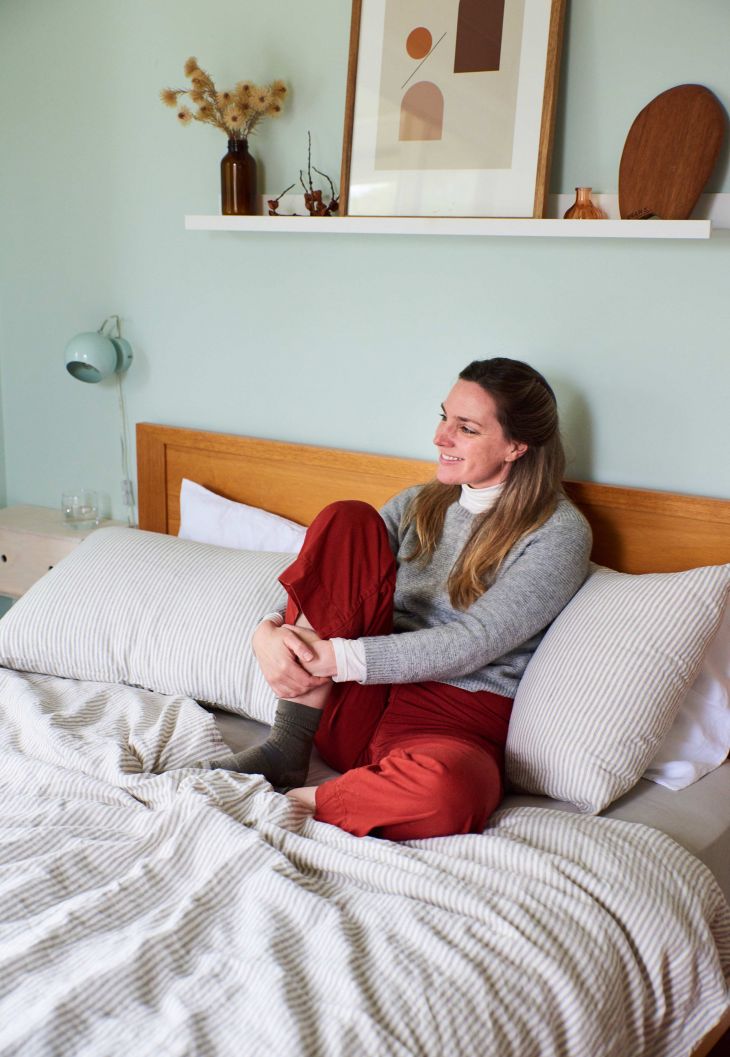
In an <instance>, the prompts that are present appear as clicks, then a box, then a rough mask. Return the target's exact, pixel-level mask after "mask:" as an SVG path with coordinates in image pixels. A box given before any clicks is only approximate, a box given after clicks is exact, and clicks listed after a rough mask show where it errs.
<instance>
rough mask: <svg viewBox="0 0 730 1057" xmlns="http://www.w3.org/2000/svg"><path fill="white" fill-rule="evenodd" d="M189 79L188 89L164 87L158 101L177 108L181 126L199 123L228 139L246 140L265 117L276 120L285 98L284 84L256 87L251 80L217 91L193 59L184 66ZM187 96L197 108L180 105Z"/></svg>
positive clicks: (274, 82)
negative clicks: (215, 129)
mask: <svg viewBox="0 0 730 1057" xmlns="http://www.w3.org/2000/svg"><path fill="white" fill-rule="evenodd" d="M183 70H184V73H185V76H186V77H189V78H190V82H191V87H190V88H163V89H162V91H161V92H160V99H161V100H162V102H163V103H164V104H165V106H169V107H176V108H177V119H178V121H179V122H180V124H181V125H189V124H190V122H191V121H202V122H203V124H205V125H214V126H215V127H216V128H219V129H220V130H221V131H222V132H225V134H226V136H227V137H228V139H234V140H235V139H239V140H242V139H247V138H248V137H249V136H250V135H251V133H252V132H253V131H254V129H255V128H256V126H257V125H258V123H259V122H260V121H261V120H262V119H263V118H265V117H278V116H279V114H281V111H282V109H283V106H284V100H285V99H286V96H287V87H286V85H285V84H284V82H283V81H272V83H271V84H267V85H257V84H254V83H253V82H252V81H239V82H238V84H237V85H236V86H235V88H233V89H231V90H230V91H224V92H219V91H218V89H217V88H216V86H215V84H214V82H213V79H212V77H211V76H210V74H208V73H206V72H205V70H203V69H201V67H200V66H199V65H198V60H197V59H196V58H189V59H188V61H187V62H186V63H185V66H184V67H183ZM183 96H188V97H189V99H190V102H191V103H192V104H193V105H194V106H195V107H196V108H197V109H195V110H191V109H190V107H189V106H187V105H185V104H184V103H181V97H183Z"/></svg>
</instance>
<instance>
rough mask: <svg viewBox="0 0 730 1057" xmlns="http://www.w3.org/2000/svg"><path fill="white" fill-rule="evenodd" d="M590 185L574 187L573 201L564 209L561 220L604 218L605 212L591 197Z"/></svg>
mask: <svg viewBox="0 0 730 1057" xmlns="http://www.w3.org/2000/svg"><path fill="white" fill-rule="evenodd" d="M592 190H593V188H592V187H576V189H575V202H573V204H572V206H571V207H570V209H568V210H566V212H565V214H564V215H563V220H605V219H606V214H605V213H604V212H603V210H602V209H601V207H600V206H597V205H596V203H595V202H594V201H593V200H592V198H591V192H592Z"/></svg>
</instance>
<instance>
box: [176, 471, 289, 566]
mask: <svg viewBox="0 0 730 1057" xmlns="http://www.w3.org/2000/svg"><path fill="white" fill-rule="evenodd" d="M306 531H307V530H306V528H305V527H304V526H303V525H298V524H297V523H296V521H288V520H287V519H286V518H283V517H279V515H278V514H272V513H270V512H269V511H268V510H259V509H258V508H257V507H254V506H246V504H245V503H234V502H233V500H231V499H225V498H224V497H223V496H221V495H216V493H215V492H210V491H209V490H208V489H207V488H203V486H202V485H201V484H196V483H195V482H194V481H188V480H187V478H183V482H182V487H181V489H180V531H179V532H178V536H179V537H180V539H184V540H195V541H196V542H198V543H212V544H213V545H214V546H216V547H233V548H234V549H235V550H248V551H280V552H282V553H287V554H298V553H299V551H300V550H301V547H302V543H303V542H304V534H305V533H306Z"/></svg>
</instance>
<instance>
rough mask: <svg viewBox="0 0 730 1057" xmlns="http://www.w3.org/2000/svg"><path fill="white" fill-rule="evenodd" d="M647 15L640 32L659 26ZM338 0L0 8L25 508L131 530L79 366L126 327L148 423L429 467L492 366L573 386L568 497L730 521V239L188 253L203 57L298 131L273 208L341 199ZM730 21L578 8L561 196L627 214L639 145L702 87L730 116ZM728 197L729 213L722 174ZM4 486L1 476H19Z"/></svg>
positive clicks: (5, 305) (206, 190)
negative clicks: (186, 121)
mask: <svg viewBox="0 0 730 1057" xmlns="http://www.w3.org/2000/svg"><path fill="white" fill-rule="evenodd" d="M639 9H640V10H639ZM348 34H349V4H348V3H347V2H346V0H319V2H318V3H317V4H315V5H314V6H313V5H311V4H310V5H303V4H297V3H293V2H292V0H269V2H268V3H267V4H265V5H263V4H257V5H254V4H252V3H251V2H250V0H235V2H233V0H212V2H211V3H210V4H208V5H206V6H205V7H202V6H201V5H199V4H193V3H191V2H190V0H175V2H174V3H173V0H157V2H156V3H154V4H150V3H148V2H143V0H126V2H125V3H124V4H115V3H112V2H111V0H63V2H59V0H35V2H34V3H32V4H23V3H21V2H20V0H5V2H4V3H2V4H0V100H2V103H0V106H1V107H2V109H1V110H0V122H1V126H2V133H3V145H4V150H3V158H2V163H1V164H0V224H1V228H0V230H2V239H1V241H0V283H1V285H0V354H1V356H2V360H1V363H0V370H1V384H2V400H3V413H4V414H3V419H4V423H3V427H4V441H5V444H4V449H5V478H6V484H5V487H6V492H7V501H8V502H32V503H43V504H49V505H50V504H56V503H57V502H58V501H59V498H60V493H61V491H62V490H63V489H65V488H68V487H72V486H77V485H86V486H89V487H95V488H97V489H99V490H100V491H102V492H106V493H108V495H109V496H110V499H111V503H112V507H113V510H114V513H115V515H116V516H118V517H119V516H122V514H123V511H122V507H121V490H120V481H121V476H122V474H121V468H120V459H119V427H118V412H117V395H116V389H115V386H114V384H113V383H111V382H105V383H102V384H100V385H97V386H89V385H81V384H79V383H78V382H75V381H73V380H72V379H71V378H70V377H69V376H67V374H66V372H65V371H64V368H63V348H64V345H65V343H66V341H67V340H68V338H69V337H70V336H71V335H72V334H74V333H76V332H77V331H79V330H86V329H94V328H95V327H97V326H98V325H99V324H100V323H101V321H102V320H103V319H104V318H105V317H106V316H107V315H109V314H111V313H119V315H120V316H121V317H122V319H123V326H124V332H125V335H126V337H128V338H129V340H130V341H131V342H132V344H133V346H134V349H135V362H134V364H133V367H132V370H131V371H130V372H129V374H128V376H127V378H126V381H125V391H126V396H127V406H128V411H129V416H130V419H131V421H132V423H134V422H136V421H155V422H164V423H169V424H173V425H183V426H195V427H204V428H211V429H218V430H226V431H236V432H240V433H248V434H252V435H258V436H265V437H279V438H282V439H289V440H294V441H306V442H311V443H321V444H330V445H336V446H339V447H344V448H354V449H364V450H371V451H379V452H390V453H394V454H402V455H412V456H418V457H429V456H430V455H431V451H432V448H431V435H432V430H433V427H434V425H435V421H436V414H437V410H438V404H439V402H440V400H441V399H442V398H443V396H444V395H445V393H446V392H447V390H448V387H449V386H450V384H451V382H452V380H453V378H454V376H455V375H456V373H457V372H458V370H459V369H460V368H461V367H462V366H463V365H464V363H465V362H466V361H468V360H469V359H470V358H473V357H483V356H489V355H494V354H506V355H514V356H517V357H522V358H525V359H527V360H529V361H530V362H532V363H534V364H535V365H536V366H537V367H539V368H540V369H542V370H544V371H545V372H546V373H547V375H548V376H549V377H550V379H551V380H552V381H553V382H554V383H555V386H556V389H557V391H558V395H559V399H560V403H561V410H562V414H563V419H564V427H565V433H566V437H567V440H568V447H569V449H570V452H571V454H572V465H571V473H572V474H573V475H574V476H583V477H587V478H591V479H595V480H601V481H609V482H615V483H625V484H633V485H640V486H650V487H657V488H666V489H674V490H678V491H688V492H695V493H699V494H707V495H718V496H725V497H730V461H729V460H728V433H729V427H728V415H727V410H726V409H727V404H728V393H729V391H730V356H729V355H728V334H730V297H728V295H727V290H728V277H729V276H730V239H729V238H728V237H727V236H726V237H722V236H721V237H717V238H713V239H712V240H711V241H709V242H663V241H646V242H643V241H636V242H634V241H614V240H606V241H584V240H580V241H575V242H574V241H571V240H537V239H494V240H483V239H456V238H408V237H395V236H393V237H358V236H352V237H349V236H348V237H344V236H343V237H338V238H330V237H327V236H310V237H306V238H301V237H296V236H289V235H281V234H261V235H255V236H254V235H238V234H236V235H233V234H211V233H194V232H186V231H185V230H184V228H183V216H184V214H186V213H213V212H216V211H217V208H218V199H217V196H218V163H219V160H220V157H221V156H222V154H223V153H224V150H225V140H224V137H223V136H222V135H221V134H220V133H219V132H218V131H217V130H214V129H209V128H205V127H202V126H198V125H196V126H194V127H191V128H188V129H181V128H179V127H177V125H176V121H175V117H174V113H173V111H170V110H166V109H165V108H164V107H163V106H162V105H161V104H160V102H159V101H158V92H159V89H160V88H162V87H163V86H165V85H170V84H171V85H173V86H174V85H180V84H182V83H183V82H184V79H183V77H182V72H181V71H182V64H183V62H184V60H185V59H186V58H187V56H188V55H190V54H194V55H197V57H198V59H199V60H200V62H201V63H202V64H203V65H204V66H205V67H206V68H207V69H209V70H210V72H211V73H212V74H213V75H214V77H215V78H216V80H217V81H219V82H220V83H221V84H224V85H228V84H231V83H233V82H235V81H236V80H238V79H241V78H243V77H251V78H253V79H261V80H268V79H271V78H274V77H277V76H281V77H284V78H286V79H287V81H288V82H289V83H290V85H291V86H292V98H291V106H290V108H289V110H288V112H287V113H286V114H285V115H284V116H283V117H282V118H281V119H279V121H278V122H271V123H269V124H268V125H266V126H265V127H263V128H262V131H261V133H260V135H258V136H257V137H256V138H255V141H254V144H253V150H254V153H255V154H256V156H257V157H258V158H259V160H260V163H261V170H262V173H263V180H264V189H265V190H267V191H269V192H273V193H277V192H279V191H281V190H283V188H284V187H286V185H287V184H289V183H291V182H292V181H293V180H295V179H296V178H297V175H298V171H299V169H300V168H301V167H302V166H303V165H304V164H305V163H306V139H307V130H308V129H311V131H312V141H313V151H314V161H315V164H316V165H317V166H318V167H319V168H321V169H324V170H325V171H326V172H328V173H330V174H331V175H333V176H335V178H337V176H338V173H339V164H340V149H341V133H342V116H343V110H344V88H345V78H346V61H347V46H348ZM728 39H730V7H729V6H728V5H727V4H726V3H725V0H703V3H702V4H701V5H687V4H685V3H684V2H680V0H653V2H651V3H648V2H647V3H644V4H641V5H636V4H635V3H630V2H629V0H612V2H611V3H606V2H605V0H573V3H572V5H571V6H570V10H569V18H568V24H567V45H566V51H565V62H564V66H563V79H562V87H561V93H560V108H559V117H558V132H557V136H556V147H555V158H554V167H553V176H552V189H553V190H554V191H571V190H572V189H573V187H575V186H576V185H578V184H591V185H592V186H593V187H594V188H595V189H596V190H599V191H607V192H611V191H613V192H615V190H616V186H617V172H618V162H619V158H620V153H621V148H622V145H623V141H624V139H625V136H626V133H627V131H628V128H629V126H630V124H631V121H632V120H633V118H634V116H635V115H636V113H638V111H639V110H640V109H641V108H642V107H643V106H644V105H645V103H646V102H647V101H648V100H649V99H650V98H652V97H653V96H654V95H656V94H658V92H660V91H662V90H663V89H665V88H667V87H670V86H671V85H673V84H679V83H682V82H685V81H699V82H702V83H705V84H707V85H708V86H709V87H711V88H712V89H713V90H714V91H715V92H716V93H717V94H718V96H719V97H720V98H721V100H722V101H723V102H724V104H725V106H726V107H728V108H730V66H728V64H727V58H726V56H727V41H728ZM710 189H712V190H716V191H725V192H728V191H730V176H729V174H728V154H727V149H725V151H724V152H723V155H722V157H721V159H720V162H719V164H718V166H717V168H716V170H715V173H714V174H713V177H712V180H711V182H710ZM0 482H2V472H0Z"/></svg>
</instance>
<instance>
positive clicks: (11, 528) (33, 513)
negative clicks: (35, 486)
mask: <svg viewBox="0 0 730 1057" xmlns="http://www.w3.org/2000/svg"><path fill="white" fill-rule="evenodd" d="M122 524H124V522H122V521H102V522H101V525H100V526H98V527H103V526H105V525H122ZM96 527H97V526H95V525H93V526H91V528H88V529H86V528H84V529H75V528H71V527H70V526H69V525H66V524H65V523H64V520H63V517H62V515H61V511H60V510H53V509H52V508H50V507H44V506H9V507H5V509H4V510H0V595H6V596H7V597H9V598H20V596H21V595H22V594H23V593H24V592H25V591H27V590H28V588H29V587H30V586H31V585H32V584H34V583H35V582H36V580H39V579H40V578H41V576H43V575H44V574H45V573H47V572H48V570H49V569H52V568H53V566H54V565H55V564H56V562H58V561H60V560H61V558H63V557H64V556H65V555H66V554H69V553H70V552H71V551H72V550H73V549H74V547H77V546H78V545H79V543H81V541H82V540H83V539H86V537H87V536H88V535H89V533H91V532H93V531H94V530H95V528H96Z"/></svg>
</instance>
